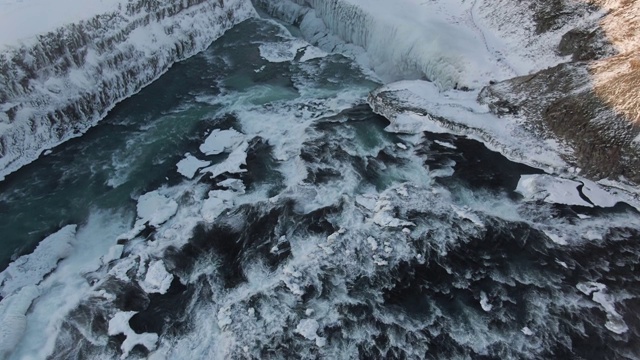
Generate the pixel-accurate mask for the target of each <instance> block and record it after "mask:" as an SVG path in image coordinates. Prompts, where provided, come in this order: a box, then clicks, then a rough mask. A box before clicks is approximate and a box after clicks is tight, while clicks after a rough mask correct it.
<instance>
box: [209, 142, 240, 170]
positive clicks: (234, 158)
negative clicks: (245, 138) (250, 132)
mask: <svg viewBox="0 0 640 360" xmlns="http://www.w3.org/2000/svg"><path fill="white" fill-rule="evenodd" d="M248 148H249V144H247V143H246V142H244V143H242V144H241V145H240V146H238V147H237V148H235V149H234V150H233V151H232V152H231V154H229V157H228V158H227V159H226V160H225V161H223V162H221V163H220V164H215V165H212V166H209V167H208V168H204V169H202V170H201V172H203V173H207V172H208V173H210V174H211V177H212V178H215V177H217V176H219V175H222V174H224V173H229V174H238V173H241V172H246V170H243V169H242V168H241V166H242V165H246V164H247V149H248Z"/></svg>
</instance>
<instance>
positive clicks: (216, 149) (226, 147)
mask: <svg viewBox="0 0 640 360" xmlns="http://www.w3.org/2000/svg"><path fill="white" fill-rule="evenodd" d="M244 138H245V136H244V134H242V133H240V132H238V131H236V130H234V129H228V130H219V129H214V130H213V131H211V134H209V136H208V137H207V139H206V140H205V141H204V143H202V145H200V151H202V153H203V154H206V155H217V154H222V153H223V152H225V151H230V150H232V149H234V148H235V147H236V146H238V145H239V144H240V143H241V142H242V141H243V140H244Z"/></svg>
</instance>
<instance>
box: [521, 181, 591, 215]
mask: <svg viewBox="0 0 640 360" xmlns="http://www.w3.org/2000/svg"><path fill="white" fill-rule="evenodd" d="M580 185H581V184H580V183H579V182H577V181H573V180H568V179H562V178H557V177H555V176H551V175H522V176H521V177H520V181H519V182H518V186H517V187H516V192H518V193H520V194H521V195H522V196H524V197H525V199H526V200H528V201H536V200H543V201H545V202H548V203H552V204H566V205H579V206H586V207H593V205H591V204H589V203H588V202H586V201H585V200H584V199H582V198H581V197H580V193H579V192H578V186H580Z"/></svg>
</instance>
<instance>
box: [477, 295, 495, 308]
mask: <svg viewBox="0 0 640 360" xmlns="http://www.w3.org/2000/svg"><path fill="white" fill-rule="evenodd" d="M480 306H481V307H482V310H484V311H486V312H489V311H491V310H492V309H493V305H491V304H490V303H489V297H488V296H487V293H485V292H484V291H481V292H480Z"/></svg>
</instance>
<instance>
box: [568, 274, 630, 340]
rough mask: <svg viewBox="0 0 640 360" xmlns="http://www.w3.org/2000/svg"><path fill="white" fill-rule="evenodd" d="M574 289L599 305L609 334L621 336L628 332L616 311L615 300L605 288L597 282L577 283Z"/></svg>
mask: <svg viewBox="0 0 640 360" xmlns="http://www.w3.org/2000/svg"><path fill="white" fill-rule="evenodd" d="M576 288H578V290H580V291H581V292H582V293H583V294H585V295H587V296H589V295H591V299H592V300H593V301H594V302H596V303H598V304H600V306H601V307H602V310H604V312H605V313H606V314H607V322H606V323H605V324H604V326H605V327H606V328H607V329H608V330H609V331H611V332H614V333H616V334H622V333H625V332H627V331H628V330H629V327H628V326H627V324H626V323H625V322H624V320H623V318H622V316H621V315H620V314H619V313H618V312H617V311H616V308H615V299H614V298H613V296H611V295H610V294H608V293H607V286H606V285H604V284H601V283H597V282H587V283H578V285H576Z"/></svg>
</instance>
